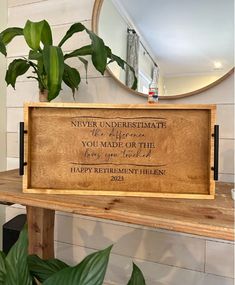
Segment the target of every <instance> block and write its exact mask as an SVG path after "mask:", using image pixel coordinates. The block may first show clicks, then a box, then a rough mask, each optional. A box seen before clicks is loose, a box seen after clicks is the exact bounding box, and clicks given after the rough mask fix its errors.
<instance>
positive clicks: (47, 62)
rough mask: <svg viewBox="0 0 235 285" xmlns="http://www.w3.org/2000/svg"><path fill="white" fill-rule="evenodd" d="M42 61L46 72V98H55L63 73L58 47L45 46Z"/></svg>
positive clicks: (61, 56)
mask: <svg viewBox="0 0 235 285" xmlns="http://www.w3.org/2000/svg"><path fill="white" fill-rule="evenodd" d="M43 62H44V67H45V71H46V74H47V85H48V86H47V87H48V100H49V101H51V100H53V99H54V98H56V97H57V96H58V94H59V92H60V90H61V83H62V77H63V73H64V57H63V52H62V50H61V48H60V47H56V46H45V47H44V50H43Z"/></svg>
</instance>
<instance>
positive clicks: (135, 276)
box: [127, 263, 145, 285]
mask: <svg viewBox="0 0 235 285" xmlns="http://www.w3.org/2000/svg"><path fill="white" fill-rule="evenodd" d="M127 285H145V280H144V276H143V274H142V272H141V270H140V269H139V267H138V266H137V265H135V263H133V270H132V274H131V279H130V280H129V282H128V284H127Z"/></svg>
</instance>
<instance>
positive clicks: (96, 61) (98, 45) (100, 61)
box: [86, 29, 107, 75]
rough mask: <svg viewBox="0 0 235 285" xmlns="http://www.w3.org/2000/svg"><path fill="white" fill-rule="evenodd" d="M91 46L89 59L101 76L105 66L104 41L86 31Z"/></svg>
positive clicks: (105, 52)
mask: <svg viewBox="0 0 235 285" xmlns="http://www.w3.org/2000/svg"><path fill="white" fill-rule="evenodd" d="M86 32H87V33H88V35H89V37H90V39H91V46H92V55H91V59H92V62H93V65H94V66H95V68H96V69H97V70H98V71H99V72H100V73H101V74H102V75H103V74H104V72H105V69H106V66H107V51H106V48H105V44H104V41H103V40H102V39H101V38H100V37H98V36H97V35H96V34H95V33H93V32H92V31H90V30H88V29H86Z"/></svg>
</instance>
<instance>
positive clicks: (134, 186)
mask: <svg viewBox="0 0 235 285" xmlns="http://www.w3.org/2000/svg"><path fill="white" fill-rule="evenodd" d="M214 124H215V106H214V105H154V106H151V105H97V104H90V105H87V104H75V103H74V104H63V103H61V104H59V103H55V104H47V103H43V104H41V103H39V104H38V103H36V104H30V105H26V106H25V128H26V130H27V134H26V135H25V141H26V144H25V149H26V152H25V157H26V161H27V163H28V165H27V166H26V167H25V170H26V171H25V172H26V175H25V179H24V182H25V183H24V192H25V193H47V194H81V195H112V196H117V195H119V196H139V197H172V198H177V197H184V198H203V197H204V198H205V199H212V198H214V181H213V171H212V169H211V168H212V167H213V138H212V134H213V128H214Z"/></svg>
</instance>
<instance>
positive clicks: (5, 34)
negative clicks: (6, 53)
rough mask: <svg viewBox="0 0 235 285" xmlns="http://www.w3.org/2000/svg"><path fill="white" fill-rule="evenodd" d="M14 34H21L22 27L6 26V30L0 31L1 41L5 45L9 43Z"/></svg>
mask: <svg viewBox="0 0 235 285" xmlns="http://www.w3.org/2000/svg"><path fill="white" fill-rule="evenodd" d="M16 36H23V29H22V28H17V27H12V28H7V29H6V30H4V31H2V32H1V33H0V37H1V38H2V42H3V43H4V45H5V46H6V45H7V44H9V43H10V42H11V41H12V39H13V38H14V37H16Z"/></svg>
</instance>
